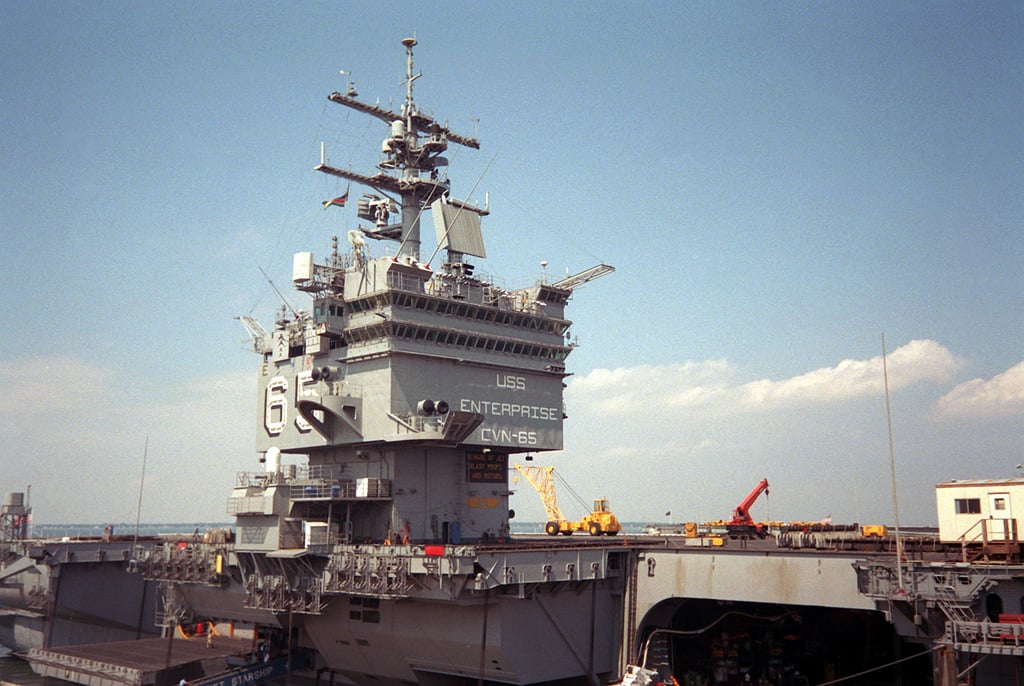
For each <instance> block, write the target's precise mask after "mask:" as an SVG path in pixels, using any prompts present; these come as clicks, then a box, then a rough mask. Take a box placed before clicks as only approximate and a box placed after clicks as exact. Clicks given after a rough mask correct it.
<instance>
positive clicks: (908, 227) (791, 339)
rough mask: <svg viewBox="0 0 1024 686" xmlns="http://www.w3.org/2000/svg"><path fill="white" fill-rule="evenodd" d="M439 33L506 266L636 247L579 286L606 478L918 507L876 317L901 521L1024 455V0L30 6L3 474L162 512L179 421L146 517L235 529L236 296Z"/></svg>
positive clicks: (93, 512)
mask: <svg viewBox="0 0 1024 686" xmlns="http://www.w3.org/2000/svg"><path fill="white" fill-rule="evenodd" d="M413 33H415V35H416V37H417V39H418V40H419V45H418V46H417V48H416V61H417V68H418V69H419V70H420V71H422V72H423V73H424V77H423V78H421V79H419V80H418V81H417V82H416V88H417V91H416V92H417V101H418V102H419V104H420V105H421V106H423V107H425V108H427V109H429V110H432V111H433V112H434V114H435V116H437V117H438V118H440V119H442V120H447V121H448V122H449V124H450V126H451V128H452V129H453V130H455V131H457V132H460V133H464V134H467V135H477V136H478V137H479V138H480V140H481V142H482V144H483V148H482V150H481V151H479V152H475V151H470V150H462V151H458V152H457V153H455V154H454V155H452V158H453V159H452V167H451V174H452V176H453V178H454V180H455V183H454V193H455V195H457V196H461V197H464V196H465V195H467V194H468V193H469V191H470V189H471V188H472V187H473V184H474V183H476V182H477V181H478V180H479V181H480V184H479V188H478V190H477V191H476V193H475V195H474V198H473V199H474V200H477V201H482V196H483V194H484V192H487V193H488V194H489V197H490V202H491V209H492V215H491V216H490V217H488V218H487V219H486V221H485V224H484V228H485V232H486V238H487V242H488V252H489V255H491V258H490V259H488V260H487V261H486V262H482V263H481V264H480V266H479V268H478V271H484V272H488V273H491V274H494V275H495V276H496V277H497V279H498V280H499V281H501V282H502V283H505V284H506V285H509V286H519V285H525V284H527V283H530V282H532V281H533V280H534V279H535V278H537V277H538V276H540V275H541V268H540V262H541V261H547V262H548V263H549V266H548V267H547V272H548V274H549V275H560V274H563V273H565V271H569V272H576V271H580V270H582V269H584V268H586V267H589V266H591V265H592V264H595V263H597V262H607V263H610V264H613V265H615V267H616V270H617V271H616V272H615V273H614V274H613V275H611V276H607V277H605V278H603V279H601V280H599V281H595V282H593V283H591V284H588V285H587V286H585V287H583V288H581V289H580V290H579V291H578V292H577V294H576V295H575V296H574V299H573V302H572V307H571V309H570V317H571V318H572V319H573V320H574V321H575V322H576V324H575V325H574V327H573V331H574V333H575V335H576V336H578V341H579V344H580V347H579V348H578V350H577V351H576V352H574V353H573V355H572V356H571V357H570V359H569V362H570V365H569V367H570V371H572V372H573V376H571V377H570V378H569V380H568V389H567V392H566V402H567V407H568V412H569V415H570V418H569V420H568V422H567V425H566V450H565V451H564V452H563V453H562V454H560V455H556V456H551V457H550V460H551V461H552V462H554V463H555V464H556V465H557V466H558V470H559V471H560V472H561V473H562V475H563V476H564V477H565V478H566V479H567V480H568V481H569V483H571V484H572V485H573V488H574V489H575V490H576V491H577V492H579V493H581V494H584V495H585V496H587V497H589V496H591V495H607V496H608V497H609V498H611V500H612V506H613V508H614V509H615V510H616V511H617V512H618V513H619V514H620V516H623V517H624V518H626V519H633V520H662V519H663V518H664V513H665V512H666V511H669V510H671V511H672V513H673V516H672V519H678V520H683V519H698V520H704V519H717V518H720V517H725V516H728V515H729V514H730V513H731V509H732V507H733V506H734V505H735V504H736V503H737V502H738V501H739V500H740V499H741V498H742V497H743V496H744V495H745V494H746V493H747V491H748V490H750V488H752V487H753V486H754V484H756V483H757V482H758V481H759V480H760V479H761V478H762V477H768V479H769V481H770V482H771V483H772V489H771V495H770V496H769V499H767V501H762V502H760V503H759V504H758V505H757V506H755V511H754V514H755V516H761V517H768V516H770V517H771V518H778V519H818V518H820V517H823V516H825V515H826V514H831V515H832V516H833V518H834V519H835V520H837V521H854V520H858V521H884V522H890V521H891V520H892V518H893V517H892V499H891V495H890V490H889V478H888V474H889V452H888V441H887V433H886V416H885V401H884V394H883V387H882V381H881V336H882V333H883V332H884V334H885V337H886V344H887V347H888V350H889V353H890V357H889V372H890V390H891V391H892V413H893V431H894V445H895V454H896V462H897V476H898V482H899V495H900V501H901V506H900V508H901V519H902V521H903V522H904V523H920V524H926V523H933V522H934V521H935V512H934V489H933V486H934V484H935V483H936V482H938V481H943V480H947V479H951V478H982V477H984V478H994V477H1001V476H1012V475H1015V474H1016V473H1017V470H1016V469H1015V467H1016V465H1017V464H1019V463H1022V462H1024V352H1022V345H1021V343H1022V341H1024V307H1022V305H1024V276H1022V270H1021V265H1022V264H1024V248H1022V247H1021V236H1020V229H1021V227H1022V225H1024V193H1022V192H1021V189H1022V188H1024V124H1022V121H1024V118H1022V116H1021V113H1022V112H1024V87H1022V86H1024V5H1021V4H1019V3H996V2H992V3H972V4H967V3H948V2H929V3H889V2H862V3H838V2H837V3H821V2H813V3H812V2H793V3H743V2H735V3H728V2H722V3H676V2H638V3H610V2H592V3H568V2H565V3H541V2H523V3H511V4H508V5H499V4H497V3H457V2H453V3H423V2H415V3H412V2H395V3H387V4H386V5H384V6H383V9H382V6H381V3H345V2H342V3H314V2H310V3H303V4H301V5H298V6H294V7H293V6H290V5H288V6H281V5H280V4H279V3H230V2H225V3H199V2H196V3H184V2H182V3H168V2H152V3H115V2H94V3H66V2H36V3H28V2H11V1H10V0H0V114H2V117H3V122H4V125H3V127H0V146H2V149H3V151H4V155H3V163H2V164H0V187H2V188H3V194H2V196H0V197H2V202H0V227H2V230H3V236H4V239H5V240H4V249H3V251H2V252H0V287H2V292H3V294H4V295H3V297H2V299H0V315H2V317H3V322H4V325H5V326H4V330H5V335H4V336H3V337H2V338H0V388H3V392H2V395H3V400H2V401H0V429H3V435H4V436H5V440H4V445H3V447H2V448H0V464H2V466H3V470H2V473H3V474H4V477H3V483H0V490H4V491H12V490H23V489H24V487H25V485H26V484H32V500H33V504H34V506H35V510H36V518H37V520H38V521H46V522H74V521H88V522H94V521H101V522H102V521H134V518H135V502H136V497H137V493H138V486H139V480H140V474H141V462H142V456H143V451H144V446H145V444H146V441H147V437H148V450H147V474H146V489H145V495H144V502H143V512H142V516H143V519H144V520H147V521H182V520H184V521H191V520H193V519H196V520H207V521H210V520H213V521H223V520H224V519H226V517H225V515H224V506H225V502H226V499H227V496H228V493H229V490H230V487H231V485H232V483H233V478H234V474H235V473H236V472H238V471H242V470H246V469H254V468H256V466H257V465H256V454H255V448H254V438H253V431H254V430H255V381H254V375H255V369H256V364H257V359H258V358H257V357H256V356H255V355H254V354H252V353H251V351H250V350H249V348H248V344H247V339H246V335H245V332H244V330H243V329H242V327H241V326H240V325H239V323H238V322H237V321H235V320H234V319H233V318H234V317H235V316H236V315H245V314H252V315H253V316H256V317H257V318H258V319H260V320H261V321H262V322H263V323H264V324H265V325H270V323H271V322H272V319H273V316H274V311H275V308H276V307H277V306H278V299H277V296H276V295H275V294H274V292H273V289H272V288H271V287H270V285H268V284H267V282H266V280H265V279H264V278H263V276H262V275H261V274H260V268H263V269H264V270H266V272H267V273H268V274H269V275H270V277H271V279H273V280H274V282H275V283H276V284H277V285H278V286H279V287H281V288H282V289H283V290H284V289H285V287H286V286H287V282H288V278H289V274H290V267H291V254H292V253H293V252H295V251H299V250H310V249H311V250H313V251H314V252H316V253H318V254H321V255H322V254H323V253H324V252H325V250H326V249H327V247H328V246H329V240H330V236H331V234H332V233H337V234H341V235H344V232H345V231H346V230H347V229H348V228H351V226H352V225H354V224H355V223H356V218H355V211H354V208H350V209H347V210H343V211H338V212H323V211H322V210H321V208H320V201H321V200H323V199H325V198H327V197H330V196H331V194H333V193H336V192H337V191H339V190H340V184H339V182H338V181H337V180H335V179H331V178H329V177H325V176H323V175H318V174H316V173H314V172H312V171H311V170H312V167H313V166H314V165H315V164H316V163H317V161H318V159H319V146H320V141H325V142H326V146H327V150H328V155H329V156H330V157H331V161H332V163H335V164H337V165H340V166H352V168H354V169H360V170H367V171H368V170H371V169H372V167H373V165H374V164H375V162H376V160H377V154H378V152H379V139H380V136H381V132H380V130H379V127H380V124H379V122H377V121H376V120H373V119H370V118H368V117H364V116H362V115H358V114H356V113H349V112H347V111H345V110H344V109H343V108H340V107H338V106H336V105H332V104H331V103H328V102H327V101H326V95H327V94H328V93H330V92H331V91H334V90H344V88H345V85H346V82H347V80H348V79H349V78H352V79H354V80H355V83H356V86H357V88H358V89H359V91H360V94H361V98H362V99H364V100H368V101H376V100H377V99H379V100H380V101H381V102H382V103H387V102H388V101H389V99H394V100H395V101H396V102H398V101H400V99H401V98H402V96H403V89H402V86H401V85H400V80H401V77H402V74H403V73H404V53H403V49H402V46H401V44H400V41H401V39H402V38H405V37H406V36H408V35H411V34H413ZM342 69H344V70H347V71H350V72H352V76H351V77H345V76H342V75H340V74H339V73H338V72H339V70H342ZM328 105H330V107H328ZM492 160H493V161H492ZM488 164H490V166H489V167H488ZM485 169H486V172H485ZM375 247H377V246H375ZM288 295H289V297H290V298H291V300H292V302H293V303H296V304H300V303H301V301H300V299H299V298H297V297H296V296H294V295H292V294H288ZM546 460H548V456H543V457H540V458H538V461H540V462H544V461H546ZM513 500H514V503H513V505H514V507H515V508H516V509H517V510H518V511H519V512H520V517H522V518H524V519H533V520H537V519H541V518H542V515H541V511H540V506H539V501H538V499H537V498H536V497H535V495H534V494H533V493H532V492H529V491H523V490H520V492H519V493H517V495H516V496H514V498H513Z"/></svg>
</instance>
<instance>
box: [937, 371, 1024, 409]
mask: <svg viewBox="0 0 1024 686" xmlns="http://www.w3.org/2000/svg"><path fill="white" fill-rule="evenodd" d="M937 410H938V414H939V415H940V416H942V417H969V418H979V417H1006V416H1009V415H1014V414H1024V362H1020V363H1019V364H1017V365H1015V366H1013V367H1011V368H1010V369H1007V370H1006V371H1005V372H1003V373H1001V374H996V375H995V376H993V377H992V378H991V379H972V380H970V381H966V382H964V383H962V384H960V385H959V386H957V387H956V388H954V389H953V390H951V391H950V392H949V393H947V394H946V395H944V396H942V397H941V398H939V401H938V403H937Z"/></svg>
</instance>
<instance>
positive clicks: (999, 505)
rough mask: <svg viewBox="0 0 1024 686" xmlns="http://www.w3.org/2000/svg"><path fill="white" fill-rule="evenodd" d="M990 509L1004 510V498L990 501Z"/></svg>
mask: <svg viewBox="0 0 1024 686" xmlns="http://www.w3.org/2000/svg"><path fill="white" fill-rule="evenodd" d="M992 509H993V510H998V511H1002V510H1005V509H1006V498H1003V497H1002V496H1000V497H997V498H993V499H992Z"/></svg>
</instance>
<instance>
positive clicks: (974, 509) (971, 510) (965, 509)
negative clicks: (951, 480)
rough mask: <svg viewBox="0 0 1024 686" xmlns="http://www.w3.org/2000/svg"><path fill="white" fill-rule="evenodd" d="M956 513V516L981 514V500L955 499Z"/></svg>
mask: <svg viewBox="0 0 1024 686" xmlns="http://www.w3.org/2000/svg"><path fill="white" fill-rule="evenodd" d="M956 513H957V514H981V499H980V498H957V499H956Z"/></svg>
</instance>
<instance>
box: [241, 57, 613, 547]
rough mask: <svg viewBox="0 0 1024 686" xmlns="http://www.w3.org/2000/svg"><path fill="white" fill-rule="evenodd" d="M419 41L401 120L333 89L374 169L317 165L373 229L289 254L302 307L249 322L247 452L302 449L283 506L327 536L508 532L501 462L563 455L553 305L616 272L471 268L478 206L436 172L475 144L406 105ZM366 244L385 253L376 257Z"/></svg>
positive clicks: (559, 324)
mask: <svg viewBox="0 0 1024 686" xmlns="http://www.w3.org/2000/svg"><path fill="white" fill-rule="evenodd" d="M415 43H416V42H415V40H414V39H407V40H406V41H404V44H405V46H406V54H407V73H406V82H407V90H406V98H405V102H404V104H403V105H402V107H401V111H400V112H393V111H391V110H386V109H383V108H381V107H379V106H376V105H368V104H365V103H362V102H360V101H359V100H356V99H355V98H354V97H352V96H351V95H343V94H340V93H332V94H331V95H330V96H329V99H330V100H331V101H332V102H335V103H338V104H340V105H343V106H345V107H350V108H352V109H354V110H356V111H359V112H363V113H366V114H368V115H371V116H374V117H376V118H378V119H381V120H382V121H384V122H385V123H386V124H387V127H386V134H387V137H386V138H385V139H384V141H383V143H382V147H381V149H382V153H381V157H382V159H381V162H380V164H379V170H378V171H377V173H376V174H373V175H366V174H360V173H356V172H353V171H348V170H344V169H338V168H336V167H332V166H330V165H329V164H327V163H326V162H321V164H320V165H318V166H317V167H316V169H317V170H318V171H320V172H323V173H326V174H330V175H333V176H337V177H341V178H343V179H346V180H348V181H350V182H354V183H356V184H362V185H364V186H367V187H368V188H369V189H370V192H368V193H366V194H365V195H363V196H362V197H361V198H360V199H359V200H358V216H359V218H360V219H363V220H368V221H370V222H372V224H371V225H370V226H360V228H359V229H356V230H352V231H350V232H349V235H348V241H349V244H350V248H351V250H349V251H348V252H346V253H344V254H342V253H340V252H339V250H338V245H337V240H336V239H335V242H334V245H333V246H332V250H331V252H330V254H329V255H328V256H327V258H326V259H325V260H323V261H322V262H318V261H316V260H315V259H314V257H313V254H312V253H308V252H307V253H299V254H297V255H296V256H295V259H294V265H293V266H294V269H293V280H294V284H295V286H296V288H298V289H299V290H300V291H304V292H306V293H308V294H310V296H311V297H312V312H311V314H306V313H304V312H294V313H292V315H291V316H283V317H281V318H280V319H279V320H278V322H277V325H276V328H275V329H274V330H273V331H272V332H265V331H262V330H261V328H260V327H259V326H258V325H257V324H256V323H255V322H254V321H253V320H247V324H248V325H249V327H250V330H251V331H252V332H253V339H254V343H255V348H256V351H257V352H258V353H259V354H260V355H261V358H262V359H261V366H260V372H259V379H260V383H259V391H258V393H259V405H260V407H261V408H262V418H261V421H260V426H259V427H258V430H257V435H258V439H257V443H258V448H257V449H258V450H259V451H260V452H261V453H262V454H264V455H266V456H267V463H268V465H270V466H271V467H275V469H276V466H277V465H279V464H281V463H280V461H279V457H278V456H279V455H284V456H288V455H301V456H303V461H304V462H305V464H303V465H301V467H302V469H301V473H302V475H303V476H304V477H306V478H307V480H308V481H309V483H308V484H307V485H306V486H304V487H303V489H298V490H299V491H301V492H300V493H296V489H294V488H293V489H292V494H291V499H292V505H291V513H290V514H291V516H292V518H293V519H294V520H295V521H296V523H297V522H298V521H299V520H302V521H303V522H305V523H306V524H307V525H312V526H313V530H314V531H316V530H317V527H323V530H324V532H325V534H326V537H327V538H326V539H324V540H329V541H331V542H341V543H353V542H360V541H383V540H385V539H386V540H389V541H404V542H416V543H421V542H430V543H459V542H463V541H467V542H470V541H480V540H492V539H499V538H506V537H507V536H508V533H509V527H508V513H509V507H508V496H509V489H508V456H509V454H512V453H519V452H525V451H530V452H540V451H548V450H559V449H561V448H562V422H563V418H564V411H563V403H562V390H563V387H564V386H563V379H564V377H565V375H566V371H565V360H566V357H567V356H568V355H569V353H570V352H571V350H572V346H571V345H570V344H569V343H568V342H567V340H566V339H567V332H568V330H569V326H570V324H571V322H570V321H569V320H568V319H566V318H565V306H566V303H567V301H568V300H569V297H570V296H571V295H572V292H573V288H574V287H575V286H576V285H579V284H580V283H583V282H585V281H587V280H589V279H590V278H594V277H596V276H597V275H600V274H602V273H605V272H607V271H611V267H608V266H605V265H601V266H600V267H598V268H596V269H593V270H588V271H587V272H585V273H583V274H581V275H578V276H577V277H570V278H568V279H565V280H562V281H559V282H556V283H547V282H544V281H541V282H538V283H535V284H533V285H530V286H527V287H524V288H519V289H515V290H506V289H504V288H500V287H498V286H496V285H494V284H492V283H489V282H487V281H485V280H483V279H480V278H477V277H476V276H474V270H475V267H474V265H473V264H471V263H470V262H469V261H468V260H469V258H471V257H479V258H484V257H486V250H485V248H484V242H483V237H482V231H481V218H482V217H483V216H486V215H487V210H486V209H484V208H480V207H477V206H475V205H473V204H471V203H469V202H465V201H461V200H457V199H455V198H454V197H452V195H451V183H450V181H449V179H448V178H447V175H446V174H444V173H442V172H441V170H442V169H443V168H444V166H445V165H446V164H447V160H446V158H445V157H444V156H443V153H444V152H445V151H446V150H447V149H448V147H449V145H451V144H455V145H461V146H466V147H469V148H479V143H478V142H477V141H476V140H475V139H473V138H467V137H465V136H461V135H458V134H456V133H453V132H452V131H450V130H449V129H448V128H447V126H445V125H442V124H440V123H438V122H437V121H435V120H434V119H433V118H432V117H431V116H429V115H427V114H425V113H423V112H422V111H420V110H419V109H418V108H417V106H416V104H415V102H414V100H413V83H414V81H415V80H416V78H417V76H418V75H414V74H413V52H412V49H413V46H414V45H415ZM427 219H432V220H433V223H434V228H435V234H436V235H437V244H438V247H439V249H443V250H444V252H445V259H444V260H443V261H442V262H440V263H439V264H437V265H436V268H431V265H430V264H429V263H427V262H426V260H424V258H423V257H422V256H421V251H422V248H421V245H422V242H421V237H420V227H421V224H422V223H423V221H424V220H427ZM366 238H371V239H377V240H381V241H385V242H390V243H393V244H397V247H396V249H395V250H394V252H393V255H391V256H383V257H376V258H371V257H369V255H368V253H369V250H368V245H367V243H366V240H365V239H366ZM274 471H275V470H274V469H272V470H271V472H274ZM252 487H253V486H247V487H246V488H252ZM357 491H358V497H357V496H356V493H357ZM307 492H308V496H309V497H304V496H305V494H306V493H307ZM235 497H236V498H238V500H237V501H235V510H234V514H235V515H236V516H238V526H239V538H240V541H242V542H244V541H252V540H255V538H257V537H260V536H262V535H263V534H262V533H261V532H267V537H266V538H265V539H264V542H265V543H266V545H267V549H268V550H269V549H276V548H277V547H278V546H280V547H283V548H289V547H302V545H303V541H304V538H303V531H301V530H300V529H299V527H298V526H297V524H296V526H294V527H293V530H292V531H281V530H276V531H272V530H274V529H276V527H277V524H276V521H277V520H276V519H275V515H271V514H264V513H262V512H261V513H254V512H246V511H245V509H244V508H245V507H246V503H249V502H251V500H248V498H251V495H250V494H248V493H243V491H242V490H239V491H238V493H237V494H236V496H235ZM282 524H285V525H286V523H284V522H282ZM307 533H308V527H307Z"/></svg>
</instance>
